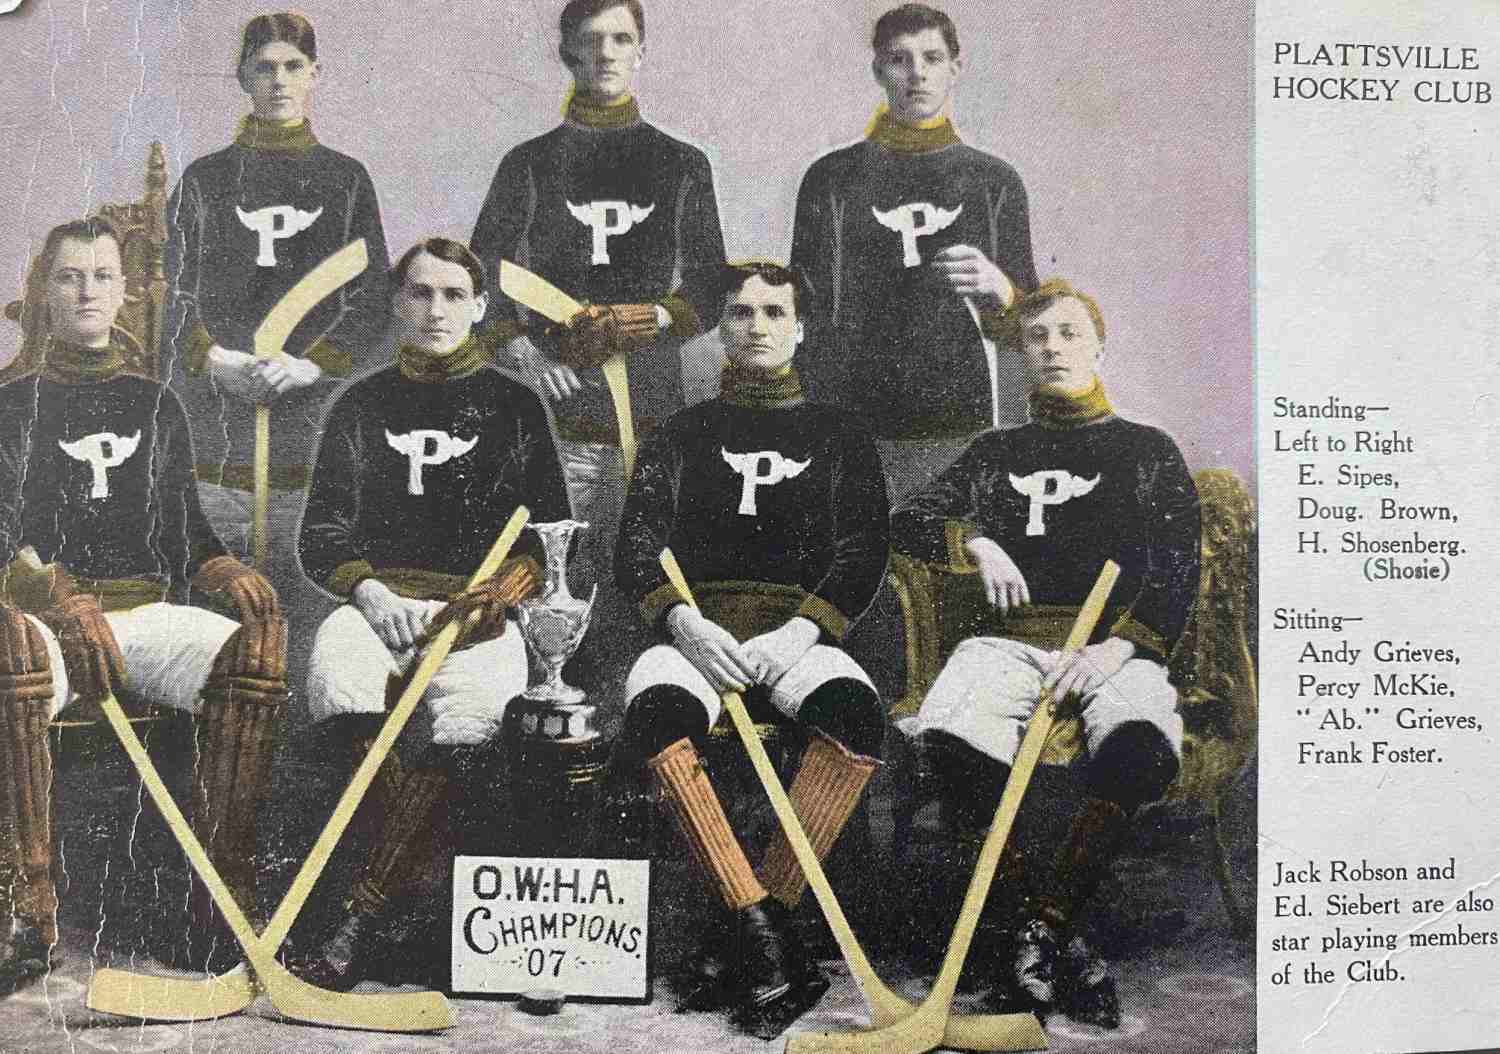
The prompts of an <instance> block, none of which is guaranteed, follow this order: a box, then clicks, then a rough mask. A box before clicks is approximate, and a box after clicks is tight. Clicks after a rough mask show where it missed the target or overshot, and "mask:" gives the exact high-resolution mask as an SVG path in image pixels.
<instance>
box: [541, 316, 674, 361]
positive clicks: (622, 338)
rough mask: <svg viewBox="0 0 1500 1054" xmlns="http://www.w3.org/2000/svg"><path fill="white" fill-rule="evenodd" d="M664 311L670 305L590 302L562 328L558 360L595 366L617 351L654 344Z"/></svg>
mask: <svg viewBox="0 0 1500 1054" xmlns="http://www.w3.org/2000/svg"><path fill="white" fill-rule="evenodd" d="M664 315H666V309H665V308H661V307H658V306H657V305H656V304H590V305H589V306H588V307H585V308H581V309H579V311H578V312H577V313H576V314H574V316H573V317H572V318H570V319H568V321H567V324H566V325H564V326H563V327H562V329H561V330H559V331H558V334H557V358H558V361H559V362H561V363H562V364H563V365H565V366H571V367H573V369H575V370H592V369H598V368H599V367H600V366H603V365H604V363H605V362H606V361H608V360H609V359H610V358H612V357H613V356H615V355H630V354H631V353H632V352H636V351H639V350H640V349H641V348H645V347H650V346H651V345H652V344H654V343H655V342H656V337H657V334H659V333H660V332H661V331H662V328H663V326H662V316H664ZM668 321H670V317H669V318H668Z"/></svg>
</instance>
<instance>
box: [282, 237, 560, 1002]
mask: <svg viewBox="0 0 1500 1054" xmlns="http://www.w3.org/2000/svg"><path fill="white" fill-rule="evenodd" d="M391 279H392V285H393V288H394V290H395V294H394V297H393V306H394V316H395V322H396V328H397V333H398V336H399V339H400V341H401V345H400V348H399V350H398V351H397V358H396V364H395V365H394V366H391V367H388V368H386V369H384V370H380V371H379V372H377V373H374V374H372V375H370V376H369V377H366V378H365V379H364V380H361V381H358V382H356V383H355V384H354V385H353V386H352V387H350V388H349V389H348V390H347V391H346V392H345V393H344V394H343V395H341V396H340V397H339V399H338V401H337V402H335V403H334V405H333V407H332V409H331V410H330V411H329V414H328V419H327V422H326V424H325V426H324V431H323V438H322V441H321V443H320V445H319V448H318V457H317V463H316V467H315V469H314V473H313V483H312V491H311V494H310V495H309V497H308V502H307V513H306V515H305V516H304V518H303V521H302V533H301V552H302V566H303V567H304V568H306V570H307V574H308V575H309V576H310V577H312V579H313V580H314V581H315V582H317V583H318V584H319V585H321V586H323V587H324V588H326V589H327V590H328V591H329V592H331V593H334V594H336V595H338V596H340V597H343V598H345V599H346V600H347V601H348V603H347V604H345V606H343V607H341V608H339V609H338V610H337V611H335V612H334V613H333V614H332V615H330V616H329V617H328V618H327V619H326V620H325V621H324V622H323V625H322V626H321V627H320V628H319V629H318V633H317V638H316V640H315V642H314V644H313V652H312V664H311V669H310V670H309V673H308V697H309V699H308V703H309V706H310V709H311V716H312V718H313V720H314V721H317V722H329V724H330V728H331V731H330V735H331V738H332V739H333V740H334V741H342V742H347V743H349V744H351V745H352V746H353V752H354V755H355V762H356V763H358V761H359V760H362V759H363V757H364V755H365V753H367V752H368V751H369V749H370V746H371V745H372V744H373V742H374V739H375V736H376V735H377V733H378V732H379V729H380V726H381V724H382V722H383V721H384V719H385V710H386V704H387V699H388V698H389V699H392V700H394V697H395V695H396V694H399V689H400V687H401V675H402V673H403V672H404V671H405V670H406V669H407V667H408V666H409V664H410V662H411V660H412V658H413V656H414V655H415V653H416V651H417V649H418V648H419V647H420V645H421V644H422V643H423V641H424V640H425V639H426V638H427V636H428V635H429V634H431V633H433V632H435V630H436V628H437V625H438V621H437V620H435V619H434V617H433V616H435V615H436V614H437V613H438V612H439V611H441V610H444V608H445V602H448V601H454V602H456V603H450V604H448V606H447V609H446V610H447V611H448V613H449V614H452V613H454V612H456V611H461V610H463V609H465V608H467V607H473V606H476V605H477V606H481V607H483V608H484V609H485V617H484V619H483V620H482V622H481V624H480V625H479V627H477V628H476V629H473V630H471V631H467V632H466V634H465V636H464V637H462V638H460V644H459V647H458V648H457V649H455V650H454V652H453V653H452V654H451V655H450V656H449V658H448V659H447V661H446V662H444V664H443V666H442V667H441V669H439V671H438V673H437V675H436V676H435V677H434V678H433V680H432V684H431V686H430V687H429V688H428V689H427V693H426V695H425V696H424V697H423V702H424V703H425V704H426V706H425V710H426V716H427V722H426V723H427V725H428V726H429V732H428V734H427V735H426V736H425V739H426V740H427V741H428V742H426V743H424V747H425V749H423V750H420V751H418V752H417V756H410V757H408V759H407V760H408V765H407V766H406V768H405V769H404V770H403V769H402V767H401V765H400V763H399V762H398V761H397V760H395V757H394V755H393V756H392V760H391V761H390V762H388V763H387V768H386V769H384V770H382V776H381V781H382V783H383V784H384V792H383V796H384V798H385V812H386V823H385V830H384V833H383V835H382V837H381V840H380V842H379V844H378V845H377V846H376V847H375V849H374V852H373V855H372V856H371V858H370V860H369V862H368V864H367V865H366V867H365V869H364V873H363V875H362V876H361V878H360V880H359V881H358V882H357V883H356V885H355V887H354V892H353V901H352V906H351V908H350V912H349V915H348V916H347V918H346V919H345V921H344V923H343V925H342V926H341V927H340V928H339V930H338V931H337V932H336V933H335V934H334V935H333V936H332V937H331V938H330V939H329V940H328V941H327V943H325V944H324V945H323V947H322V949H321V951H320V952H319V954H318V955H317V956H316V957H315V958H314V959H313V960H312V961H310V962H309V963H307V964H305V965H304V967H303V973H304V974H305V975H306V976H307V977H308V978H309V979H310V980H312V982H313V983H314V984H317V985H319V986H320V987H324V988H332V989H336V990H348V989H349V988H352V987H353V986H354V985H355V984H357V983H359V981H360V980H361V979H362V978H364V977H365V976H366V975H367V974H368V972H369V970H370V968H371V966H372V965H373V963H374V962H375V961H376V959H377V958H378V953H377V944H378V934H377V926H378V924H379V922H380V920H381V916H382V914H383V912H384V908H385V905H386V902H387V901H388V900H389V898H391V897H392V896H395V895H397V894H399V893H400V892H402V890H403V889H404V888H407V887H408V886H409V885H410V884H411V883H413V882H415V881H416V880H417V879H419V878H420V877H421V876H422V875H423V874H424V873H425V871H426V869H427V867H428V866H429V862H430V860H429V854H428V853H426V852H424V851H423V849H424V837H423V836H424V834H425V833H426V832H427V831H428V830H429V829H430V828H431V827H432V826H433V825H434V822H435V820H436V819H437V818H438V817H439V816H441V815H443V808H444V803H445V801H446V800H447V796H448V794H449V786H450V783H451V782H452V781H453V777H454V775H455V773H457V772H459V771H461V770H463V769H465V768H466V766H468V764H469V762H470V760H471V759H472V758H473V756H474V755H475V752H476V751H477V749H478V748H480V747H482V746H484V745H485V744H486V743H488V742H489V741H490V740H491V738H492V737H493V736H494V735H495V734H496V733H497V732H498V731H499V728H500V721H501V718H502V717H503V715H504V712H505V705H506V703H508V702H509V701H510V700H511V699H512V698H513V697H515V696H516V695H517V694H518V693H520V692H521V691H522V690H524V689H525V687H526V674H527V666H526V649H525V646H524V645H523V643H522V640H521V634H520V632H519V631H518V630H516V629H513V628H509V627H508V623H507V620H506V618H505V614H506V611H507V609H509V608H511V607H513V606H514V605H515V604H517V603H518V602H520V601H521V600H523V599H525V597H527V596H529V595H530V594H531V593H532V592H533V591H534V590H535V589H536V588H537V586H538V585H539V584H540V582H539V576H540V567H539V565H538V558H539V557H540V554H541V550H540V543H539V541H538V540H537V539H536V538H535V536H534V535H528V536H525V537H524V538H523V540H522V541H521V542H519V543H517V546H518V549H519V550H520V555H517V556H514V557H512V558H511V559H510V560H508V561H507V562H506V564H505V565H503V566H502V567H501V569H500V571H499V572H498V573H497V574H496V575H495V576H494V578H493V579H491V581H490V583H488V584H486V585H484V586H481V587H478V588H477V589H475V590H473V591H470V592H468V593H464V592H463V590H464V583H465V579H466V577H467V576H468V575H469V574H470V573H471V572H472V571H473V569H474V568H475V567H477V566H478V565H479V563H480V561H481V560H482V559H483V558H484V555H485V553H486V552H487V551H488V549H489V545H490V543H491V542H492V541H493V538H494V534H495V532H496V531H497V530H498V529H499V526H500V525H501V524H503V523H504V522H505V520H506V518H507V517H508V516H510V514H511V513H512V512H513V511H514V510H515V508H516V506H518V505H521V504H525V505H527V506H529V507H530V508H531V510H532V515H533V518H534V519H536V520H537V521H546V520H558V519H566V518H567V516H568V499H567V493H566V490H565V487H564V484H563V477H562V470H561V468H560V467H559V465H558V461H557V453H556V451H555V449H554V447H553V444H552V437H551V434H550V432H549V431H548V428H547V417H546V411H545V409H544V407H543V406H542V404H541V401H540V400H539V399H538V398H537V396H536V395H535V394H533V393H532V392H531V391H530V390H529V389H528V388H526V387H525V386H524V385H521V384H519V383H517V382H515V381H512V380H509V379H508V378H506V377H505V376H504V375H502V374H501V373H500V372H498V371H497V370H495V369H493V368H492V366H491V365H490V363H489V360H488V357H487V356H486V355H485V354H484V353H483V352H482V351H481V349H480V345H479V343H478V341H477V340H475V339H474V338H473V337H472V335H471V330H472V327H473V326H474V323H475V322H476V321H478V320H479V319H480V317H482V316H483V314H484V308H485V293H484V289H485V272H484V267H483V266H482V265H481V264H480V262H479V260H478V258H476V257H475V256H474V254H473V253H471V252H470V251H469V250H468V249H467V248H465V247H464V246H463V245H462V244H460V243H458V242H454V241H450V240H449V239H447V238H430V239H428V240H426V241H424V242H421V243H419V244H418V245H416V246H414V247H412V249H410V250H409V251H408V252H407V253H406V254H405V255H404V256H402V257H401V259H400V260H399V261H398V262H397V264H396V267H395V269H394V270H393V271H392V273H391ZM334 722H338V724H339V725H341V726H342V727H336V726H334V725H333V723H334ZM403 742H404V740H403ZM408 753H410V752H408ZM461 792H462V789H461V788H460V789H459V790H458V791H457V792H456V793H461Z"/></svg>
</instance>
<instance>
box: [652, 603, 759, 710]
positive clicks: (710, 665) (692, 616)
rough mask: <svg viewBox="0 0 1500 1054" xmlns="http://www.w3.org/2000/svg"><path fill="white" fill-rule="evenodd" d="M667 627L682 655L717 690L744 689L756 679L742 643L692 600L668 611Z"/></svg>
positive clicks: (731, 690)
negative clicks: (705, 615)
mask: <svg viewBox="0 0 1500 1054" xmlns="http://www.w3.org/2000/svg"><path fill="white" fill-rule="evenodd" d="M667 629H668V630H670V631H671V633H672V642H673V643H674V644H676V645H677V650H678V651H680V652H682V655H683V658H685V659H687V661H688V662H690V663H692V664H693V668H694V669H696V670H697V671H698V672H699V673H701V674H702V675H703V676H704V677H706V678H707V679H708V683H709V684H711V685H713V687H714V690H715V691H717V692H743V691H744V690H745V689H747V688H748V687H750V685H752V684H754V683H755V670H754V668H753V667H752V666H751V664H750V660H749V659H748V658H746V656H745V653H744V651H743V650H742V649H741V648H740V644H739V642H738V641H737V640H735V639H734V634H732V633H730V632H729V631H728V630H727V629H725V628H724V627H723V626H720V625H718V624H717V623H715V622H710V621H709V620H708V619H706V618H704V617H703V615H702V614H701V613H700V612H699V611H698V609H697V608H695V607H693V606H691V605H690V604H678V605H677V606H676V607H674V608H673V609H672V610H671V611H669V612H667Z"/></svg>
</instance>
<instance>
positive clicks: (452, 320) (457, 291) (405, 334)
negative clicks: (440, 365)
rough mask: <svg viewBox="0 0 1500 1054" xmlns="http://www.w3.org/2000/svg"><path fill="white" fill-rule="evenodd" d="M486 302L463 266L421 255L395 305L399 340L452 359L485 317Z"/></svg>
mask: <svg viewBox="0 0 1500 1054" xmlns="http://www.w3.org/2000/svg"><path fill="white" fill-rule="evenodd" d="M484 299H485V298H484V294H483V293H481V294H479V295H478V296H476V295H475V294H474V280H473V279H472V278H470V277H469V272H468V271H467V270H465V269H464V267H463V265H462V264H456V263H449V262H448V261H447V260H439V259H438V258H437V257H436V256H433V255H432V254H431V253H426V252H423V253H418V254H417V258H416V259H414V260H413V261H412V262H411V266H410V267H409V268H407V270H406V281H405V282H403V283H402V285H401V288H400V289H398V290H396V297H395V301H394V303H393V305H392V306H393V308H394V312H395V315H396V328H397V336H398V337H399V338H400V340H401V343H402V344H407V345H411V346H412V347H417V348H421V349H422V350H423V351H426V352H429V353H430V354H433V355H448V354H450V353H452V352H453V350H454V349H455V348H457V347H458V346H459V345H460V344H462V343H463V342H464V341H465V340H467V339H468V338H469V330H471V329H473V328H474V323H476V322H478V321H479V320H480V319H481V318H483V317H484Z"/></svg>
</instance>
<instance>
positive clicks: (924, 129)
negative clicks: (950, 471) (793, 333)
mask: <svg viewBox="0 0 1500 1054" xmlns="http://www.w3.org/2000/svg"><path fill="white" fill-rule="evenodd" d="M873 43H874V50H875V57H874V62H873V65H872V69H873V71H874V74H875V80H876V83H878V84H879V85H880V87H881V88H882V89H883V90H884V91H885V94H886V99H887V105H886V106H885V107H884V108H882V110H881V111H880V112H879V113H878V114H877V115H876V118H875V120H874V122H873V123H872V124H871V126H870V131H869V133H868V135H867V137H866V138H865V139H864V140H863V141H862V142H859V143H856V144H854V145H852V146H847V147H844V148H842V149H840V150H836V151H834V152H833V153H831V154H828V155H826V156H824V157H822V158H819V159H818V161H817V162H815V163H814V164H813V166H812V167H811V168H810V169H808V172H807V175H806V176H804V177H803V180H802V186H801V189H800V190H799V191H798V194H797V211H796V219H795V223H794V227H793V232H792V266H793V267H794V268H797V269H798V270H800V271H802V272H803V273H804V274H806V275H807V278H808V281H809V282H810V283H811V284H812V287H813V289H814V290H815V291H816V293H817V296H818V309H817V312H816V317H817V318H818V320H819V324H820V326H821V327H823V328H824V330H825V331H826V332H819V333H818V334H817V335H816V336H817V338H818V339H817V340H815V341H809V344H810V348H811V352H812V354H811V355H809V357H808V361H807V363H806V371H807V373H808V381H809V385H810V388H811V392H812V395H813V397H814V398H818V399H826V400H828V401H831V402H836V403H838V404H840V405H843V406H846V407H847V408H849V409H851V410H855V411H857V412H859V413H860V414H861V415H862V416H864V417H865V419H866V421H867V422H868V423H869V426H870V427H871V429H873V430H874V431H875V434H876V437H877V439H878V440H879V441H880V452H881V457H882V459H883V460H884V462H885V468H886V478H887V479H888V480H889V481H890V484H891V487H892V493H893V496H894V497H896V498H899V497H901V496H903V495H905V494H907V493H910V492H911V491H912V490H915V489H917V488H918V487H920V486H922V485H923V484H924V483H926V482H927V481H928V480H930V479H931V478H932V476H933V475H934V474H935V473H936V472H938V471H939V470H941V469H942V468H944V467H945V466H946V465H947V464H948V463H949V462H950V461H951V460H952V459H953V458H954V457H955V456H956V455H957V454H958V452H959V451H960V450H962V449H963V448H964V445H965V444H966V443H967V442H968V441H969V440H970V439H972V438H973V437H974V436H975V435H976V434H977V433H979V432H980V431H982V430H984V429H986V428H989V427H992V426H993V424H994V423H995V420H996V407H997V404H998V407H999V419H1000V421H1002V422H1003V421H1004V420H1005V418H1006V416H1007V412H1008V411H1009V410H1011V409H1012V408H1011V407H1009V405H1008V403H1007V389H1008V388H1010V387H1012V386H1011V385H1009V384H1007V383H1005V381H1006V378H1008V377H1010V376H1013V374H1012V373H1011V372H1010V371H1007V370H1006V368H1005V367H1006V363H1005V362H1003V361H1000V362H996V363H991V362H989V361H987V351H986V348H985V346H984V343H983V342H982V340H981V335H982V334H981V328H982V329H983V334H984V335H986V336H993V335H994V331H995V328H996V323H997V320H998V318H999V313H1000V311H1001V310H1002V309H1003V308H1004V307H1005V306H1007V305H1008V304H1009V303H1010V302H1011V301H1012V299H1013V298H1014V296H1015V294H1016V292H1017V291H1020V292H1026V291H1028V290H1031V289H1035V288H1036V270H1035V267H1034V265H1033V263H1032V257H1031V228H1030V222H1029V220H1028V218H1027V209H1026V190H1025V188H1024V187H1023V186H1022V185H1021V178H1020V177H1019V176H1018V175H1016V172H1015V170H1014V169H1012V168H1011V167H1010V166H1009V165H1007V164H1006V163H1005V162H1004V161H1001V160H999V159H998V158H995V157H991V156H990V155H989V154H985V153H982V152H981V151H979V150H976V149H975V148H973V147H971V146H968V145H967V144H965V143H964V142H963V141H962V140H960V139H959V137H958V133H957V132H956V131H955V130H954V128H953V123H952V121H951V120H950V118H949V115H948V113H949V110H950V107H951V102H952V98H953V92H954V89H955V88H956V86H957V84H958V80H959V75H960V73H961V72H962V71H963V60H962V59H961V58H960V57H959V46H958V32H957V30H956V29H955V27H954V25H953V22H952V20H951V19H949V17H948V16H947V15H946V14H944V13H942V12H941V11H937V10H934V9H933V8H931V7H928V6H926V5H924V4H903V5H902V6H900V7H898V8H895V9H894V10H891V11H888V12H886V13H885V14H884V15H883V16H881V18H880V20H879V21H878V22H877V23H876V25H875V35H874V42H873ZM966 301H967V303H966ZM1015 387H1017V388H1018V387H1019V386H1018V385H1017V386H1015ZM1014 399H1015V402H1016V405H1015V406H1014V408H1013V409H1014V412H1015V414H1016V415H1017V419H1019V413H1020V405H1019V392H1018V391H1017V393H1016V395H1015V396H1014Z"/></svg>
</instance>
